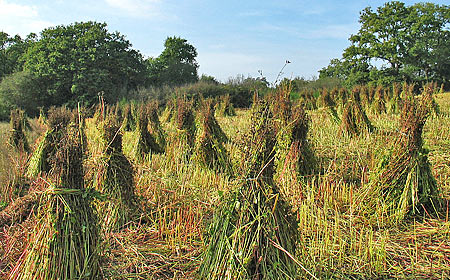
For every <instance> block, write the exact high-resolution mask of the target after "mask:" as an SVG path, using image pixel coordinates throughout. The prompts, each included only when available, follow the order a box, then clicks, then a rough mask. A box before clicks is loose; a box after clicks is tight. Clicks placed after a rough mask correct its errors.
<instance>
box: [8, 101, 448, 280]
mask: <svg viewBox="0 0 450 280" xmlns="http://www.w3.org/2000/svg"><path fill="white" fill-rule="evenodd" d="M435 99H436V101H437V103H438V104H439V106H440V112H441V114H440V115H439V116H438V117H430V118H428V120H427V122H426V123H425V126H424V128H423V139H424V143H423V144H424V146H423V147H424V148H425V149H427V150H428V160H429V162H430V165H431V171H432V174H433V175H434V177H435V179H436V182H437V187H438V189H439V191H440V194H441V196H442V198H443V199H445V200H444V203H443V205H444V207H443V209H442V211H441V212H440V216H439V217H436V216H435V215H432V213H427V212H424V213H421V214H420V215H416V216H413V217H410V218H407V219H406V220H404V221H402V222H401V223H399V224H398V225H389V224H388V223H384V222H383V221H386V220H387V219H388V218H387V217H386V213H385V212H383V211H381V209H382V207H381V206H383V205H382V203H383V201H382V200H381V199H377V198H376V197H370V199H372V200H373V201H375V202H376V203H375V206H379V207H375V209H374V211H373V213H372V214H371V215H368V214H367V211H366V210H365V205H366V204H365V203H366V199H367V196H365V195H366V194H367V190H368V188H369V187H370V182H371V180H372V178H373V176H375V172H376V170H377V167H378V164H379V162H380V160H381V159H382V157H383V156H384V155H385V154H386V152H387V148H388V147H389V146H390V145H391V143H393V142H394V140H395V139H396V135H397V133H398V130H399V126H398V119H399V116H398V115H397V114H392V113H391V112H389V110H388V113H376V114H374V113H372V112H370V111H368V112H367V115H368V118H369V120H370V121H371V123H372V124H373V126H374V127H375V128H376V129H375V130H374V131H373V132H372V133H369V132H367V131H363V132H362V133H361V135H359V136H353V137H350V136H349V135H346V134H340V133H339V123H336V122H335V121H334V120H333V119H332V117H331V116H330V115H329V113H328V112H327V111H326V110H324V109H323V108H322V109H317V110H308V111H307V114H308V116H309V117H310V119H311V122H310V126H309V130H308V135H307V139H308V143H309V145H310V147H311V149H312V150H313V151H314V154H315V158H316V160H317V167H316V169H317V170H316V172H315V173H314V174H312V175H308V176H305V177H304V178H303V180H301V183H300V184H296V185H293V186H292V188H290V189H289V190H288V198H289V199H288V202H289V203H290V205H291V207H292V211H293V214H294V215H295V216H296V217H297V223H298V236H297V239H298V245H297V249H296V251H295V252H289V253H290V255H291V257H292V258H294V259H295V260H296V261H297V262H298V263H297V266H296V267H297V277H298V278H302V279H303V278H304V279H311V278H312V276H311V275H314V277H317V278H318V279H374V278H377V279H381V278H383V279H385V278H400V279H447V278H449V277H450V257H448V256H450V220H449V218H450V217H449V216H450V209H449V204H448V200H449V199H450V139H449V137H448V135H450V93H444V94H437V95H436V96H435ZM216 118H217V122H218V123H219V125H220V126H221V128H222V130H223V131H224V132H225V134H226V135H227V136H228V139H229V141H228V142H226V143H225V144H224V146H225V148H226V150H227V152H228V154H229V157H230V161H231V162H232V165H233V166H234V167H235V169H236V167H238V166H240V165H242V161H243V153H242V151H241V144H240V143H241V142H242V139H243V135H245V134H246V133H247V131H248V129H249V127H250V111H249V110H242V109H241V110H236V115H235V116H227V117H224V116H217V117H216ZM31 123H32V126H33V124H35V122H34V121H32V122H31ZM86 125H87V130H88V131H89V130H91V131H93V132H92V134H91V136H89V133H88V146H89V145H91V146H92V147H94V146H95V145H94V144H95V141H98V140H96V136H95V135H94V134H95V129H92V126H93V125H95V124H94V123H93V122H89V121H88V122H87V124H86ZM161 125H162V127H163V129H164V131H165V132H166V133H167V139H168V141H167V142H168V145H170V142H171V141H173V140H170V139H171V137H172V136H173V135H176V134H177V133H178V132H179V131H178V130H177V127H176V124H174V123H171V122H169V121H166V122H164V121H163V122H162V123H161ZM33 128H34V129H32V130H31V132H26V133H27V137H28V140H29V143H30V144H31V146H32V147H33V143H35V139H37V137H38V136H39V135H41V134H42V133H43V129H42V128H40V126H38V125H35V126H33ZM0 130H1V131H2V133H0V141H1V143H7V140H8V137H7V133H5V132H7V131H8V130H9V124H0ZM30 133H31V134H30ZM172 139H173V138H172ZM134 140H135V134H134V132H125V133H124V137H123V142H124V154H125V155H126V156H127V157H129V158H130V161H131V162H133V164H134V166H133V167H134V170H135V180H134V184H135V191H136V194H137V195H138V197H139V207H141V210H142V211H141V213H142V214H141V215H140V216H138V217H136V218H135V219H133V220H131V221H129V222H128V224H126V225H125V226H124V227H123V228H122V229H121V230H119V231H114V232H109V233H107V234H108V235H107V236H105V238H104V241H103V243H102V244H101V247H102V249H103V250H102V251H103V253H102V258H103V262H102V267H101V273H102V274H103V277H104V278H105V279H197V278H198V277H199V276H198V274H197V271H198V268H199V267H200V265H201V261H202V259H201V256H202V253H203V252H204V250H205V248H206V247H207V245H208V244H207V242H208V240H209V233H208V231H207V229H208V226H209V224H210V223H211V220H212V217H213V215H214V211H215V210H216V209H218V207H217V206H218V205H219V204H220V203H221V201H224V197H225V196H226V195H227V194H228V193H230V192H232V191H234V190H237V189H238V187H239V186H240V185H242V181H240V179H238V178H236V177H235V176H232V175H230V174H224V173H218V172H216V171H214V170H210V169H208V168H203V167H202V166H200V165H198V164H195V163H194V162H192V161H187V160H185V159H183V158H181V155H182V154H183V152H184V151H183V150H182V149H183V147H182V145H181V146H176V145H175V146H172V147H171V150H170V152H167V153H164V154H154V153H150V154H149V155H147V156H146V157H145V158H144V159H143V160H142V161H141V162H138V161H133V158H132V157H133V156H134V155H133V154H134V153H133V152H132V150H133V148H134V147H133V143H134V142H133V141H134ZM177 149H179V150H177ZM177 155H178V156H180V158H176V156H177ZM19 159H20V156H19V155H17V154H15V153H14V152H12V151H11V149H9V148H7V146H6V145H4V144H2V145H0V188H1V191H0V199H1V201H3V202H4V203H5V204H9V203H11V201H12V200H13V199H14V198H15V197H17V195H16V194H15V193H14V192H15V188H13V187H12V186H13V185H12V184H11V183H10V182H11V181H14V178H16V177H17V174H19V173H20V166H22V165H23V162H24V161H25V160H22V161H20V160H19ZM91 159H92V157H91ZM88 172H95V170H93V171H92V170H91V171H88ZM377 203H378V204H377ZM24 226H25V225H24ZM14 230H15V231H16V232H17V230H18V229H17V228H13V227H11V228H2V229H1V230H0V248H1V249H0V278H1V277H3V278H5V279H6V278H7V275H8V273H9V269H10V266H8V265H6V264H7V262H12V261H13V258H12V257H11V256H12V255H14V254H12V253H6V252H4V251H2V250H3V249H2V248H10V247H11V245H9V244H10V243H8V244H6V241H7V240H9V241H10V240H11V238H10V237H11V236H13V235H14ZM16 235H17V233H16ZM8 238H9V239H8ZM18 240H19V239H18ZM20 240H22V239H20ZM17 247H20V246H18V245H17ZM16 253H17V252H16ZM2 255H3V256H4V257H2ZM6 257H8V259H7V258H6ZM2 262H3V263H2Z"/></svg>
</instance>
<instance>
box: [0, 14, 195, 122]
mask: <svg viewBox="0 0 450 280" xmlns="http://www.w3.org/2000/svg"><path fill="white" fill-rule="evenodd" d="M164 47H165V48H164V50H163V52H162V53H161V55H160V56H158V57H155V58H153V57H150V58H147V59H145V58H144V57H143V55H142V54H141V53H140V52H139V51H137V50H134V49H133V48H132V45H131V43H130V42H129V41H128V40H127V39H126V38H125V37H124V36H123V35H121V34H120V33H119V32H109V31H108V30H107V24H106V23H98V22H80V23H73V24H70V25H67V26H64V25H60V26H56V27H51V28H47V29H45V30H43V31H42V32H41V33H40V35H36V34H30V35H28V36H27V37H26V38H25V39H22V38H21V37H20V36H18V35H16V36H14V37H11V36H9V35H8V34H7V33H5V32H1V33H0V62H1V67H0V79H1V83H0V118H3V119H4V118H5V117H6V116H8V115H9V111H10V110H11V109H12V108H15V107H21V108H23V109H25V111H26V112H27V113H28V114H30V115H36V114H37V113H38V111H39V107H46V108H48V107H50V106H60V105H68V106H72V107H73V106H75V105H76V104H78V103H81V104H83V105H86V106H90V105H92V104H94V103H95V102H96V101H97V100H98V94H99V93H101V94H104V96H105V98H106V99H107V101H109V102H115V101H117V100H119V99H120V98H122V97H126V96H127V94H128V93H129V92H130V91H132V90H135V89H137V88H138V87H146V86H150V85H158V86H160V85H169V86H177V85H182V84H187V83H192V82H195V81H197V80H198V75H197V69H198V63H197V62H196V60H195V59H196V56H197V51H196V49H195V47H194V46H192V45H191V44H189V43H188V42H187V40H185V39H182V38H179V37H168V38H167V39H166V41H165V43H164Z"/></svg>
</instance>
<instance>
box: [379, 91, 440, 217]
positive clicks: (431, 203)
mask: <svg viewBox="0 0 450 280" xmlns="http://www.w3.org/2000/svg"><path fill="white" fill-rule="evenodd" d="M431 102H432V96H431V92H429V91H424V92H423V94H422V96H421V98H420V99H418V98H414V97H409V98H406V99H405V100H404V101H403V107H402V111H401V116H400V133H399V135H398V137H397V139H396V141H395V143H394V146H393V148H392V150H391V152H390V154H389V155H387V156H386V158H385V159H383V161H382V162H381V164H380V169H379V171H378V178H377V180H376V183H377V185H378V186H379V187H380V188H381V191H382V195H383V197H384V199H385V201H386V202H385V207H386V209H387V211H388V212H389V213H390V214H391V216H392V217H393V218H394V221H395V222H398V221H401V220H403V219H404V218H405V217H406V216H407V215H413V214H418V213H423V212H424V210H425V211H427V212H429V213H431V212H435V210H436V207H437V206H438V203H437V202H438V200H439V199H438V198H439V195H438V189H437V185H436V180H435V179H434V177H433V175H432V173H431V167H430V163H429V161H428V157H427V151H426V150H425V149H424V148H423V139H422V131H423V127H424V125H425V122H426V120H427V118H428V116H429V114H430V106H431V105H430V104H431Z"/></svg>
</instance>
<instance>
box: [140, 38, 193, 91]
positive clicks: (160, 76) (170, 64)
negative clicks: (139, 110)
mask: <svg viewBox="0 0 450 280" xmlns="http://www.w3.org/2000/svg"><path fill="white" fill-rule="evenodd" d="M196 57H197V50H196V48H195V47H194V46H192V45H191V44H189V43H188V42H187V40H186V39H182V38H179V37H168V38H167V39H166V41H165V42H164V50H163V52H162V53H161V55H160V56H158V57H157V58H149V59H147V67H148V72H149V82H150V84H152V85H158V86H161V85H169V86H179V85H183V84H188V83H193V82H196V81H198V75H197V69H198V63H197V61H196V60H195V59H196Z"/></svg>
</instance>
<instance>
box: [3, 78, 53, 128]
mask: <svg viewBox="0 0 450 280" xmlns="http://www.w3.org/2000/svg"><path fill="white" fill-rule="evenodd" d="M45 102H46V101H45V88H44V87H43V85H42V84H41V82H40V79H39V77H36V76H35V75H33V74H31V73H30V72H26V71H19V72H15V73H13V74H11V75H8V76H6V77H4V78H3V79H2V81H1V83H0V120H7V119H8V118H9V113H10V111H11V110H12V109H16V108H21V109H23V110H25V112H27V114H28V115H29V116H37V115H38V114H39V107H40V106H44V105H45Z"/></svg>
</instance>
